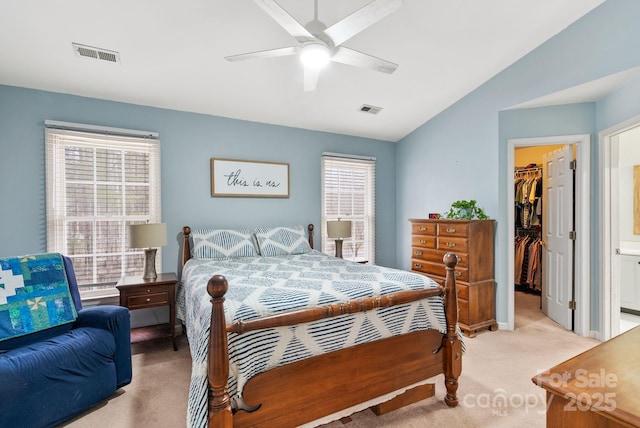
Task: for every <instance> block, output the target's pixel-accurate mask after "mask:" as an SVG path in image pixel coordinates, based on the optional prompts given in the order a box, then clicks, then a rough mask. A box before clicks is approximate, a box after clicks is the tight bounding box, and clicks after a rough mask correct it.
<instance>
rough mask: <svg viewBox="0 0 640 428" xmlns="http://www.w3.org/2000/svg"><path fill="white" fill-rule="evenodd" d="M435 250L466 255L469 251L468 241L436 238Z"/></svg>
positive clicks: (448, 237) (453, 238) (465, 239)
mask: <svg viewBox="0 0 640 428" xmlns="http://www.w3.org/2000/svg"><path fill="white" fill-rule="evenodd" d="M436 248H437V249H438V250H446V251H453V252H456V253H466V252H468V251H469V240H468V239H467V238H456V237H453V236H438V242H437V245H436Z"/></svg>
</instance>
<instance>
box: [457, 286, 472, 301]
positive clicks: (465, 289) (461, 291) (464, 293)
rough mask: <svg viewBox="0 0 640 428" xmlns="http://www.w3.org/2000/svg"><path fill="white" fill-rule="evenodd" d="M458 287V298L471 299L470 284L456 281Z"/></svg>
mask: <svg viewBox="0 0 640 428" xmlns="http://www.w3.org/2000/svg"><path fill="white" fill-rule="evenodd" d="M456 288H457V289H458V299H462V300H467V301H468V300H469V286H468V285H465V284H458V283H456Z"/></svg>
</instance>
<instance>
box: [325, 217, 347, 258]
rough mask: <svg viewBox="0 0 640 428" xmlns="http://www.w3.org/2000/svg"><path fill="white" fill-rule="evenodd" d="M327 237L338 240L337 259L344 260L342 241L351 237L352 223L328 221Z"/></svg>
mask: <svg viewBox="0 0 640 428" xmlns="http://www.w3.org/2000/svg"><path fill="white" fill-rule="evenodd" d="M327 235H328V236H329V238H331V239H335V240H336V257H339V258H342V240H343V239H344V238H350V237H351V221H343V220H337V221H328V222H327Z"/></svg>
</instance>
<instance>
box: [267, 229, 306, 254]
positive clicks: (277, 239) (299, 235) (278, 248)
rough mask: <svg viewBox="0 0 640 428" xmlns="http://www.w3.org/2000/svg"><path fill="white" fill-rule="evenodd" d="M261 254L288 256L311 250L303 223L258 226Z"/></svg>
mask: <svg viewBox="0 0 640 428" xmlns="http://www.w3.org/2000/svg"><path fill="white" fill-rule="evenodd" d="M254 233H255V234H256V239H257V240H258V247H259V248H260V254H261V255H263V256H286V255H290V254H303V253H308V252H309V251H311V246H310V245H309V241H308V240H307V236H306V234H305V231H304V227H302V225H298V226H291V227H258V228H256V230H255V231H254Z"/></svg>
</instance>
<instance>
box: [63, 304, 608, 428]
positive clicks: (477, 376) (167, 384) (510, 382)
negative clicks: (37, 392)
mask: <svg viewBox="0 0 640 428" xmlns="http://www.w3.org/2000/svg"><path fill="white" fill-rule="evenodd" d="M539 302H540V297H539V296H535V295H531V294H525V293H521V292H517V293H516V329H515V331H500V330H499V331H495V332H488V331H487V332H482V333H479V334H478V336H477V337H475V338H473V339H469V338H467V339H466V340H465V343H466V347H467V352H466V354H465V356H464V358H463V363H462V367H463V369H462V376H461V377H460V380H459V385H460V386H459V389H458V397H459V399H460V406H458V407H456V408H449V407H447V406H446V405H445V404H444V402H443V397H444V391H445V389H444V385H443V377H442V375H440V376H438V377H436V378H434V381H435V384H436V397H433V398H430V399H428V400H424V401H422V402H419V403H416V404H413V405H411V406H407V407H405V408H403V409H400V410H396V411H394V412H391V413H389V414H387V415H383V416H379V417H378V416H376V415H375V414H374V413H373V412H371V411H369V410H366V411H362V412H359V413H356V414H354V415H352V416H351V422H349V423H348V424H346V425H343V423H342V422H340V421H336V422H332V423H330V424H327V425H325V426H324V427H323V428H338V427H340V428H343V427H344V428H364V427H374V426H375V427H407V428H422V427H425V426H431V425H432V426H451V427H505V428H506V427H508V428H517V427H526V428H535V427H544V426H545V399H544V397H545V395H544V391H543V390H542V389H541V388H538V387H537V386H535V385H534V384H533V383H532V382H531V378H532V377H533V376H535V374H536V373H537V372H538V371H541V370H543V369H547V368H549V367H552V366H554V365H556V364H558V363H560V362H562V361H564V360H566V359H567V358H569V357H571V356H573V355H576V354H578V353H580V352H582V351H584V350H586V349H589V348H591V347H592V346H594V345H596V344H598V343H599V342H598V341H596V340H593V339H587V338H583V337H579V336H577V335H576V334H574V333H572V332H569V331H566V330H564V329H563V328H562V327H560V326H559V325H557V324H556V323H555V322H553V321H551V320H550V319H549V318H547V317H545V316H544V315H543V314H542V312H541V311H540V309H539ZM179 343H180V349H179V350H178V351H177V352H174V351H173V350H172V348H171V345H170V343H169V342H155V343H154V342H149V343H144V344H137V345H134V346H133V348H132V349H133V353H134V355H133V382H132V383H131V384H130V385H128V386H126V387H124V388H122V389H121V390H119V391H118V393H117V394H116V395H115V396H114V397H112V398H111V399H110V400H108V401H107V402H105V403H103V404H101V405H100V406H98V407H96V408H94V409H92V410H91V411H89V412H87V413H85V414H83V415H81V416H79V417H78V418H76V419H75V420H73V421H71V422H70V423H68V424H66V425H64V426H65V427H69V428H101V427H107V426H108V427H110V428H129V427H136V428H138V427H141V428H144V427H154V428H155V427H158V428H160V427H171V428H173V427H183V426H184V425H185V419H186V417H185V415H186V403H187V395H188V391H189V375H190V369H191V363H190V355H189V349H188V345H187V343H186V340H185V339H184V337H182V338H181V340H180V342H179ZM501 403H506V404H502V405H500V404H501Z"/></svg>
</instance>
